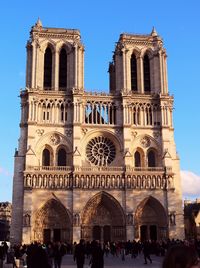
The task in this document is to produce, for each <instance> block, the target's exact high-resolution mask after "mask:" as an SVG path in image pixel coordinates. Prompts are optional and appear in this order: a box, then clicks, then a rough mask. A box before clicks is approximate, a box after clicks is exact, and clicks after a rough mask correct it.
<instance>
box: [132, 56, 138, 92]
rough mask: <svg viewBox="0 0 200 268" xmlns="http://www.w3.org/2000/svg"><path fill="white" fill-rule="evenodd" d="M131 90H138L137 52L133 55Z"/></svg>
mask: <svg viewBox="0 0 200 268" xmlns="http://www.w3.org/2000/svg"><path fill="white" fill-rule="evenodd" d="M131 90H132V91H138V82H137V58H136V55H135V53H133V54H132V55H131Z"/></svg>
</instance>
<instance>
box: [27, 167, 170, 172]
mask: <svg viewBox="0 0 200 268" xmlns="http://www.w3.org/2000/svg"><path fill="white" fill-rule="evenodd" d="M26 171H27V172H31V171H40V172H48V171H49V172H64V173H66V172H77V173H80V172H81V173H87V172H90V173H96V172H98V173H99V172H102V173H105V172H114V173H115V172H126V173H140V172H143V173H144V172H145V173H149V172H150V173H153V172H154V173H164V172H165V169H164V167H130V166H121V167H116V166H27V167H26ZM171 172H172V168H171V167H166V173H171Z"/></svg>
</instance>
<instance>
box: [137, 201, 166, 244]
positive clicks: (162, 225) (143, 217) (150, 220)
mask: <svg viewBox="0 0 200 268" xmlns="http://www.w3.org/2000/svg"><path fill="white" fill-rule="evenodd" d="M167 222H168V221H167V213H166V211H165V208H164V207H163V205H162V204H161V203H160V201H158V200H157V199H156V198H154V197H152V196H148V197H146V198H145V199H144V200H142V201H141V202H140V204H139V205H138V206H137V209H136V212H135V237H136V238H139V239H141V240H145V239H151V240H160V239H162V238H166V237H167V228H168V225H167Z"/></svg>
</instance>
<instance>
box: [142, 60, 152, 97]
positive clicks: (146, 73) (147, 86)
mask: <svg viewBox="0 0 200 268" xmlns="http://www.w3.org/2000/svg"><path fill="white" fill-rule="evenodd" d="M143 72H144V91H145V92H149V91H150V90H151V86H150V62H149V57H148V55H145V56H144V59H143Z"/></svg>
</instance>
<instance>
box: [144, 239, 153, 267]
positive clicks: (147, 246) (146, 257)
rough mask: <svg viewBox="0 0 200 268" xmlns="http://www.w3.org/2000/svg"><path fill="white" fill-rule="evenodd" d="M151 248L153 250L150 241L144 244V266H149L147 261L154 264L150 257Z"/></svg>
mask: <svg viewBox="0 0 200 268" xmlns="http://www.w3.org/2000/svg"><path fill="white" fill-rule="evenodd" d="M150 248H151V244H150V242H149V241H148V240H147V241H145V242H144V244H143V254H144V264H147V260H149V261H150V263H152V259H151V257H150Z"/></svg>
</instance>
